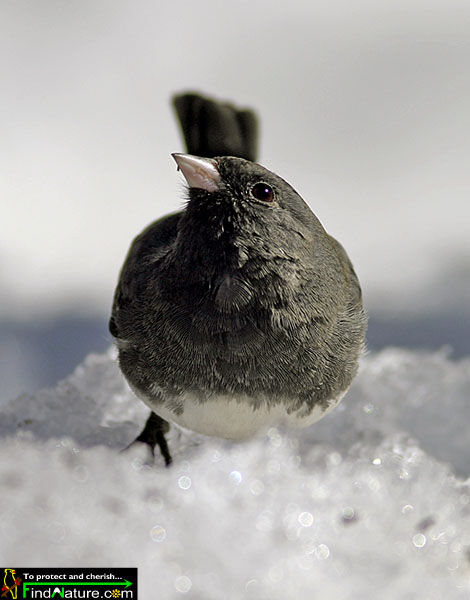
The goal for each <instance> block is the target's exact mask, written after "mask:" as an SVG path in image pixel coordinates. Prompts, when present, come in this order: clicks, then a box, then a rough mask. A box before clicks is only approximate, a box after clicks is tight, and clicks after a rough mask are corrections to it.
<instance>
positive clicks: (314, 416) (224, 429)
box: [134, 389, 346, 440]
mask: <svg viewBox="0 0 470 600" xmlns="http://www.w3.org/2000/svg"><path fill="white" fill-rule="evenodd" d="M134 392H135V393H136V394H137V396H139V398H141V399H142V400H143V401H144V402H145V403H146V404H147V406H149V407H150V408H151V409H152V410H153V412H155V413H156V414H157V415H159V416H160V417H162V418H163V419H165V420H166V421H170V422H173V423H177V424H178V425H181V426H182V427H186V428H187V429H192V430H193V431H197V432H198V433H203V434H204V435H213V436H217V437H221V438H226V439H232V440H242V439H244V438H247V437H250V436H252V435H254V434H255V433H257V432H258V431H260V430H263V429H265V428H268V427H271V426H276V425H280V424H287V425H289V426H293V427H307V426H308V425H311V424H312V423H315V421H318V420H319V419H321V418H322V417H324V416H325V415H326V414H327V413H328V412H330V411H331V410H332V409H333V408H334V407H335V406H337V404H338V403H339V402H340V400H341V398H342V397H343V396H344V394H345V393H346V390H345V391H344V392H342V393H341V394H340V395H339V396H337V397H336V398H334V399H332V400H330V403H329V406H328V407H327V408H326V409H325V408H323V407H320V406H315V407H314V408H313V409H312V410H311V411H310V412H309V413H308V414H305V413H306V411H305V410H304V409H302V408H301V409H300V410H299V411H296V412H293V413H290V414H288V413H287V411H286V406H285V404H284V403H279V404H276V405H274V406H266V404H264V403H263V404H262V405H261V406H260V407H259V408H253V405H252V400H250V399H248V398H246V399H244V398H243V397H242V396H241V397H239V398H238V399H237V400H235V399H234V398H233V397H232V396H225V395H220V396H216V397H214V398H211V399H209V400H206V401H205V402H202V403H201V402H200V401H199V400H198V399H197V398H196V397H194V396H193V395H191V394H187V395H185V396H184V397H182V398H181V400H182V402H183V405H184V410H183V412H182V413H181V414H177V413H175V412H174V411H173V410H171V408H170V406H171V404H170V405H165V404H161V403H155V402H152V399H151V398H148V397H145V396H144V395H143V394H142V393H139V392H138V391H137V390H135V389H134Z"/></svg>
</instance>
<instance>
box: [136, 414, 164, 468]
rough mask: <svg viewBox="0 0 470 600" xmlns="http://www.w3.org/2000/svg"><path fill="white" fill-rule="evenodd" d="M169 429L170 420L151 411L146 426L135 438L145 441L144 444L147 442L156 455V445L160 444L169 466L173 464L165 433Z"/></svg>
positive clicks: (138, 440)
mask: <svg viewBox="0 0 470 600" xmlns="http://www.w3.org/2000/svg"><path fill="white" fill-rule="evenodd" d="M169 430H170V424H169V423H168V421H165V419H162V418H161V417H159V416H158V415H156V414H155V413H154V412H151V413H150V416H149V418H148V419H147V422H146V423H145V427H144V428H143V429H142V431H141V433H140V434H139V435H138V436H137V437H136V439H135V440H134V442H143V443H144V444H147V445H148V446H149V448H150V450H151V452H152V455H153V456H155V446H158V447H159V448H160V452H161V454H162V456H163V459H164V460H165V465H166V466H167V467H169V466H170V465H171V463H172V460H173V459H172V458H171V454H170V451H169V450H168V444H167V441H166V438H165V433H168V431H169Z"/></svg>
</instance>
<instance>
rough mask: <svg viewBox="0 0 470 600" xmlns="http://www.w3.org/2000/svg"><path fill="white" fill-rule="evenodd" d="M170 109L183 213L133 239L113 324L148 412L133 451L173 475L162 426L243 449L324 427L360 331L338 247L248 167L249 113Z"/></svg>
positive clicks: (127, 371)
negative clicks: (286, 427) (284, 432)
mask: <svg viewBox="0 0 470 600" xmlns="http://www.w3.org/2000/svg"><path fill="white" fill-rule="evenodd" d="M174 105H175V108H176V112H177V114H178V117H179V119H180V122H181V125H182V130H183V135H184V137H185V140H186V145H187V149H188V152H190V154H173V158H174V159H175V161H176V163H177V165H178V168H179V169H180V170H181V171H182V173H183V175H184V177H185V178H186V181H187V183H188V186H189V190H188V202H187V205H186V207H185V209H184V210H182V211H181V212H178V213H175V214H171V215H168V216H165V217H163V218H161V219H160V220H158V221H156V222H155V223H152V224H151V225H150V226H149V227H147V228H146V229H145V230H144V231H143V232H142V233H141V234H140V235H139V236H138V237H137V238H136V239H135V240H134V242H133V244H132V246H131V248H130V250H129V253H128V255H127V258H126V261H125V263H124V266H123V268H122V271H121V275H120V279H119V283H118V286H117V289H116V293H115V297H114V306H113V311H112V316H111V320H110V331H111V333H112V335H113V336H114V337H115V338H116V343H117V347H118V349H119V363H120V367H121V370H122V372H123V374H124V376H125V377H126V379H127V381H128V382H129V384H130V386H131V388H132V389H133V390H134V392H135V393H136V395H137V396H138V397H139V398H141V399H142V400H143V401H144V402H145V403H146V404H147V405H148V406H149V407H150V409H151V410H152V413H151V415H150V417H149V419H148V421H147V424H146V426H145V428H144V430H143V431H142V433H141V434H140V436H139V437H138V438H137V440H139V441H143V442H146V443H148V444H149V445H150V446H151V448H152V450H153V448H154V446H155V445H157V444H158V446H159V447H160V450H161V452H162V454H163V456H164V458H165V462H166V463H167V464H169V463H170V462H171V456H170V452H169V450H168V447H167V444H166V440H165V433H166V431H168V427H169V425H168V421H171V422H174V423H178V424H179V425H182V426H183V427H187V428H189V429H192V430H194V431H197V432H201V433H204V434H208V435H215V436H220V437H223V438H231V439H242V438H245V437H248V436H250V435H252V434H253V433H255V432H256V431H258V430H259V429H262V428H263V427H266V426H268V425H275V424H279V423H282V422H286V423H289V424H292V425H296V426H298V425H300V426H305V425H309V424H311V423H313V422H314V421H316V420H318V419H320V418H321V417H322V416H324V415H325V414H326V413H327V412H328V411H329V410H331V409H332V408H333V407H334V406H336V405H337V404H338V402H339V401H340V399H341V398H342V396H343V395H344V394H345V392H346V391H347V389H348V387H349V385H350V384H351V381H352V379H353V377H354V375H355V373H356V370H357V361H358V357H359V355H360V353H361V350H362V348H363V345H364V336H365V330H366V317H365V314H364V310H363V307H362V301H361V290H360V287H359V282H358V280H357V277H356V274H355V272H354V269H353V267H352V265H351V262H350V261H349V259H348V257H347V255H346V252H345V251H344V249H343V248H342V246H341V245H340V244H339V243H338V242H337V241H336V240H335V239H333V238H332V237H331V236H330V235H328V234H327V233H326V231H325V230H324V229H323V227H322V225H321V224H320V222H319V220H318V219H317V217H316V216H315V215H314V214H313V213H312V211H311V210H310V208H309V207H308V206H307V204H306V203H305V202H304V201H303V200H302V198H301V197H300V196H299V195H298V194H297V192H296V191H295V190H294V189H293V188H292V187H291V186H290V185H289V184H288V183H287V182H286V181H284V180H283V179H281V178H280V177H279V176H278V175H276V174H274V173H272V172H271V171H268V170H267V169H265V168H264V167H262V166H261V165H259V164H256V163H255V162H252V161H253V160H255V155H256V131H257V124H256V117H255V115H254V114H253V113H252V112H251V111H246V110H243V111H240V110H238V109H237V108H235V107H233V106H231V105H229V104H223V103H219V102H217V101H214V100H211V99H208V98H203V97H201V96H199V95H197V94H185V95H182V96H178V97H176V98H175V99H174ZM193 153H197V154H199V155H196V156H195V155H193ZM201 155H203V156H201Z"/></svg>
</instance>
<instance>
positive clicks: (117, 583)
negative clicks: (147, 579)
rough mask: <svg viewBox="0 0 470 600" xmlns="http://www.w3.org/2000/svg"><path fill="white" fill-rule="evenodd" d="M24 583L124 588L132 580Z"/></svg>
mask: <svg viewBox="0 0 470 600" xmlns="http://www.w3.org/2000/svg"><path fill="white" fill-rule="evenodd" d="M23 583H25V584H26V585H51V586H52V585H57V586H59V587H60V586H61V585H124V586H125V587H126V588H128V587H129V586H131V585H132V581H127V579H124V581H60V580H51V581H24V582H23Z"/></svg>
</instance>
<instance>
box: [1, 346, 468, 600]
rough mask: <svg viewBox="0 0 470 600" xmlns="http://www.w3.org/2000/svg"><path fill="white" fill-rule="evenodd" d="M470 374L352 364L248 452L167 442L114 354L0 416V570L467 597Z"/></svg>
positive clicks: (416, 362)
mask: <svg viewBox="0 0 470 600" xmlns="http://www.w3.org/2000/svg"><path fill="white" fill-rule="evenodd" d="M469 387H470V359H469V358H464V359H461V360H459V361H455V360H452V359H451V358H450V356H449V355H447V354H446V353H445V352H444V351H442V352H438V353H419V352H412V351H405V350H402V349H394V348H388V349H386V350H383V351H382V352H380V353H377V354H369V355H368V356H365V357H364V358H363V360H362V363H361V369H360V372H359V375H358V377H357V379H356V381H355V383H354V384H353V387H352V388H351V391H350V392H349V394H348V395H347V396H346V398H345V399H344V400H343V402H342V404H341V405H340V406H339V407H338V408H337V409H335V410H334V411H333V412H332V413H331V414H329V415H328V416H327V417H325V418H324V419H323V420H322V421H320V422H319V423H317V424H315V425H314V426H312V427H311V428H309V429H305V430H302V431H300V432H299V431H298V430H295V431H281V430H277V429H274V428H271V429H270V430H268V432H266V433H265V434H263V435H261V436H259V437H257V438H255V439H253V440H250V441H248V442H244V443H239V444H235V443H230V442H226V441H221V440H218V439H216V438H208V437H204V436H201V435H195V434H193V433H192V432H188V431H183V430H176V429H175V428H173V429H172V431H171V433H170V436H169V443H170V447H171V449H172V452H173V456H174V464H173V466H172V467H171V468H170V469H165V468H164V467H163V464H162V460H161V458H160V457H158V459H157V461H156V462H155V464H154V465H151V464H150V462H149V460H148V455H147V454H146V452H145V451H144V448H142V447H137V448H136V447H133V448H131V449H130V450H128V451H127V452H119V450H121V449H122V448H124V447H125V446H126V445H127V444H128V443H129V442H130V441H132V439H133V438H134V437H135V435H136V434H137V433H138V432H139V430H140V428H141V426H142V424H143V422H144V421H145V418H146V416H147V410H146V408H145V407H144V406H143V404H142V403H140V402H139V401H138V400H136V399H135V398H134V396H133V395H132V393H131V392H130V391H129V389H128V388H127V386H126V384H125V382H124V380H123V378H122V376H121V375H120V373H119V370H118V368H117V364H116V360H115V354H114V350H112V349H111V350H110V351H109V352H108V353H106V354H103V355H90V356H88V357H87V358H86V360H85V361H84V363H83V364H82V365H80V366H79V367H78V368H77V369H76V370H75V372H74V373H73V374H72V375H71V376H69V377H68V378H67V379H65V380H63V381H61V382H59V383H58V384H57V386H56V387H55V388H54V389H47V390H42V391H39V392H38V393H36V394H34V395H24V396H20V397H19V398H17V399H15V400H13V401H9V402H3V403H2V404H1V405H0V452H1V454H0V456H1V458H0V481H1V482H2V494H1V495H0V562H2V563H3V564H9V565H13V566H14V565H15V564H16V565H23V566H27V565H30V566H44V567H47V566H50V567H52V566H87V565H100V566H116V567H117V566H138V567H139V588H140V590H141V597H142V598H179V597H184V596H186V597H188V598H201V599H204V600H206V599H207V600H211V599H214V600H215V599H220V598H224V599H225V598H227V599H232V598H233V599H240V598H247V599H250V598H253V599H256V600H263V599H269V600H276V599H283V600H285V599H295V600H298V599H304V598H305V599H307V598H308V599H311V598H322V599H327V598H335V600H350V599H354V600H356V599H363V598H379V597H380V598H381V600H388V599H394V600H395V599H396V598H400V599H401V600H406V599H411V598H426V600H433V599H436V600H438V599H439V600H441V599H442V598H447V599H451V600H453V599H460V598H462V599H463V598H468V595H469V592H470V559H469V549H470V519H469V516H470V480H468V479H467V480H466V478H468V476H469V475H470V449H469V445H468V441H467V437H468V436H467V432H466V429H467V425H466V423H468V422H469V417H470V403H468V400H467V398H468V389H469Z"/></svg>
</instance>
